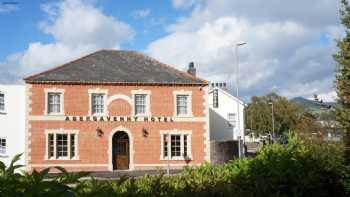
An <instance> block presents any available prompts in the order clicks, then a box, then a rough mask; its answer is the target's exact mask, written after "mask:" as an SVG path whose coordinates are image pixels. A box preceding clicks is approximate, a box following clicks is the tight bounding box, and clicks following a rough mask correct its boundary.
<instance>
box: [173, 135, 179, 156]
mask: <svg viewBox="0 0 350 197" xmlns="http://www.w3.org/2000/svg"><path fill="white" fill-rule="evenodd" d="M180 156H181V136H180V135H171V157H180Z"/></svg>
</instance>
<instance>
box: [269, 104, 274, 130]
mask: <svg viewBox="0 0 350 197" xmlns="http://www.w3.org/2000/svg"><path fill="white" fill-rule="evenodd" d="M269 105H271V119H272V136H273V137H276V135H275V116H274V109H273V102H272V101H271V102H269Z"/></svg>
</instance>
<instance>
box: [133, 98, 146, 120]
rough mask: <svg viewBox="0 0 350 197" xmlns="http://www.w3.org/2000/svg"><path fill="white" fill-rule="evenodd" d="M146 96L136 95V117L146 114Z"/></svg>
mask: <svg viewBox="0 0 350 197" xmlns="http://www.w3.org/2000/svg"><path fill="white" fill-rule="evenodd" d="M146 97H147V95H146V94H136V95H135V115H142V114H146V107H147V106H146Z"/></svg>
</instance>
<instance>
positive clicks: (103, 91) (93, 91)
mask: <svg viewBox="0 0 350 197" xmlns="http://www.w3.org/2000/svg"><path fill="white" fill-rule="evenodd" d="M88 94H89V115H90V116H107V115H108V109H107V95H108V90H106V89H100V88H96V89H89V90H88ZM93 94H103V112H102V113H92V96H93Z"/></svg>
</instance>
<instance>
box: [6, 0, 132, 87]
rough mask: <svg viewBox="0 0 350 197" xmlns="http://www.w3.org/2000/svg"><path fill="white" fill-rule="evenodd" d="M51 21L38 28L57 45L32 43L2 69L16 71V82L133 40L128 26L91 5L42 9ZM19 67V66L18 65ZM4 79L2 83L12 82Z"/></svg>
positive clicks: (75, 1)
mask: <svg viewBox="0 0 350 197" xmlns="http://www.w3.org/2000/svg"><path fill="white" fill-rule="evenodd" d="M42 10H43V11H44V12H45V13H47V15H48V18H47V20H45V21H42V22H41V23H40V24H39V28H40V29H41V30H42V31H43V32H44V33H46V34H49V35H51V36H53V38H54V42H52V43H42V42H33V43H29V46H28V48H27V49H26V50H25V51H24V52H22V53H21V55H20V56H17V60H18V61H17V62H16V61H5V62H3V63H1V64H0V67H4V68H5V69H7V68H6V67H10V66H11V67H17V69H18V70H17V78H22V77H23V75H28V74H29V73H33V72H37V71H39V70H43V69H46V68H48V67H52V66H57V65H58V64H62V63H64V62H67V61H69V60H72V59H74V58H78V57H80V56H81V55H83V54H87V53H90V52H93V51H96V50H98V49H101V48H120V45H121V44H122V43H123V42H127V41H130V40H131V39H132V38H133V35H134V31H133V29H132V28H131V27H130V26H129V25H128V24H126V23H124V22H121V21H119V20H117V19H116V18H114V17H111V16H107V15H105V14H104V13H102V12H101V10H99V9H97V8H96V7H94V5H93V4H91V3H89V2H88V1H84V2H82V1H81V0H65V1H61V2H59V3H51V4H44V5H42ZM16 64H18V65H16ZM8 78H10V79H6V78H4V79H2V80H1V81H6V80H11V79H12V78H14V77H13V76H12V77H8Z"/></svg>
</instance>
